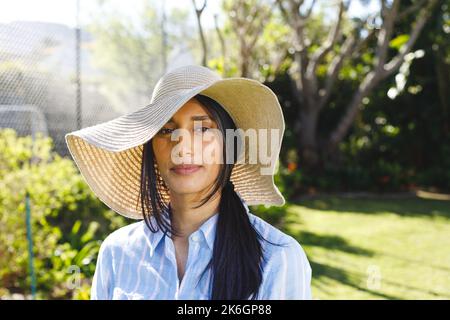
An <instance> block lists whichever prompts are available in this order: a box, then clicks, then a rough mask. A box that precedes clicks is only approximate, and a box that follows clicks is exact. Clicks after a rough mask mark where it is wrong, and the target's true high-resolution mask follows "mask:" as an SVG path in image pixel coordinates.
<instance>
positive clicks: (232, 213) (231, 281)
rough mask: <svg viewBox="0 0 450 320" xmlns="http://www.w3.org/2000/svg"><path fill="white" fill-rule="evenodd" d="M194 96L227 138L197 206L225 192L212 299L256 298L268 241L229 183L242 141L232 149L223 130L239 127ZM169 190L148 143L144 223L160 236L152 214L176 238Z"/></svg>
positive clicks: (218, 109)
mask: <svg viewBox="0 0 450 320" xmlns="http://www.w3.org/2000/svg"><path fill="white" fill-rule="evenodd" d="M194 98H195V99H197V101H198V102H200V103H201V104H202V105H203V106H204V107H205V108H206V109H207V110H208V112H209V113H210V115H211V116H212V118H213V119H214V120H215V121H216V123H217V126H218V129H219V130H220V131H221V133H222V136H223V139H224V140H223V159H224V161H223V165H222V166H221V169H220V171H219V174H218V176H217V178H216V180H215V182H214V184H213V188H212V190H211V192H210V193H209V194H208V195H207V196H206V197H205V198H204V199H203V200H202V202H201V204H200V205H199V206H198V207H200V206H202V205H203V204H205V203H206V202H208V201H209V200H210V199H211V198H212V197H213V196H215V195H216V194H217V192H218V191H219V190H221V191H222V192H221V199H220V203H219V215H218V220H217V226H216V228H217V229H216V236H215V239H214V249H213V254H212V258H211V260H210V261H209V263H208V265H207V267H206V268H205V270H204V271H203V274H202V276H203V275H204V274H205V272H206V271H207V270H208V269H209V268H212V275H213V278H212V290H211V297H210V298H211V299H212V300H229V299H236V300H242V299H249V298H251V299H257V297H258V291H259V287H260V285H261V282H262V274H263V270H262V267H261V266H262V262H263V260H265V256H264V252H263V247H262V245H261V242H260V240H265V241H267V242H270V241H268V240H266V239H264V238H263V237H262V235H261V234H260V233H259V232H258V230H256V229H255V228H254V226H253V225H252V224H251V222H250V219H249V215H248V214H247V210H246V208H245V206H244V204H243V202H242V200H241V198H240V197H239V195H238V194H237V193H236V191H235V190H234V185H233V182H232V181H231V180H230V178H231V172H232V170H233V167H234V163H236V160H237V159H238V156H239V153H240V152H241V150H239V148H238V147H239V143H236V142H237V141H236V139H239V137H238V136H237V137H236V138H235V140H234V141H233V143H232V144H231V145H230V144H229V141H228V142H227V141H225V132H226V130H227V129H233V130H235V129H236V125H235V123H234V121H233V119H232V118H231V117H230V115H229V114H228V113H227V112H226V111H225V109H223V107H222V106H221V105H220V104H219V103H218V102H217V101H215V100H213V99H211V98H209V97H207V96H204V95H200V94H198V95H196V96H195V97H194ZM230 146H231V147H233V148H234V151H233V161H225V159H227V154H229V153H230V152H231V149H229V148H230ZM230 162H233V163H230ZM167 190H168V188H167V186H166V185H165V183H164V180H163V179H162V178H161V176H160V174H159V172H158V167H157V164H156V161H155V158H154V153H153V147H152V143H151V140H150V141H148V142H147V143H146V144H144V148H143V153H142V166H141V188H140V201H141V206H142V212H143V216H144V220H145V223H146V225H147V226H148V228H150V230H151V231H152V232H157V230H156V228H155V226H153V225H152V222H151V219H150V217H151V216H152V215H153V216H154V219H155V221H156V223H157V225H158V227H159V228H160V229H161V230H162V231H163V232H164V233H170V234H176V231H175V230H173V228H172V227H171V224H170V222H169V221H168V219H170V215H171V208H170V203H169V204H167V203H168V200H170V199H169V194H168V191H167ZM164 212H168V213H169V217H167V216H164V215H163V213H164ZM270 243H271V244H274V243H272V242H270ZM274 245H275V244H274Z"/></svg>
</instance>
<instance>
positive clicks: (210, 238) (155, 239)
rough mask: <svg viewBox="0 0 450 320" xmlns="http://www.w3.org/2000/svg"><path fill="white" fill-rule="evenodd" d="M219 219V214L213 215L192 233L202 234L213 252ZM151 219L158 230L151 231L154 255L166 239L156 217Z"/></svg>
mask: <svg viewBox="0 0 450 320" xmlns="http://www.w3.org/2000/svg"><path fill="white" fill-rule="evenodd" d="M218 217H219V213H215V214H213V215H212V216H211V217H209V218H208V219H206V221H204V222H203V223H202V224H201V225H200V227H199V228H198V230H196V231H194V232H193V233H192V235H193V234H194V233H196V234H197V233H200V234H201V236H202V237H203V238H204V240H206V244H207V245H208V247H209V249H211V250H212V249H213V248H214V239H215V235H216V226H217V219H218ZM150 219H151V220H152V225H153V226H154V227H155V228H157V229H158V231H157V232H151V231H150V244H151V247H152V255H153V252H154V251H155V249H156V247H157V246H158V244H159V243H160V242H161V240H162V239H163V238H164V232H163V231H162V230H161V229H160V228H159V227H158V224H157V222H156V219H155V217H154V216H151V218H150ZM168 221H169V225H170V220H168ZM145 228H146V229H148V228H147V227H145ZM192 235H191V236H192Z"/></svg>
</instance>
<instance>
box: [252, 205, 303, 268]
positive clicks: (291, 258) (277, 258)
mask: <svg viewBox="0 0 450 320" xmlns="http://www.w3.org/2000/svg"><path fill="white" fill-rule="evenodd" d="M249 217H250V221H251V223H252V224H253V226H254V227H255V229H256V230H257V231H258V232H259V233H260V234H261V236H262V237H263V238H264V239H265V240H268V241H265V240H262V242H261V244H262V247H263V250H264V253H265V257H266V260H267V261H266V263H269V264H289V263H292V262H295V263H296V264H298V263H299V264H301V265H302V266H304V268H306V269H310V264H309V261H308V258H307V255H306V253H305V250H304V249H303V247H302V246H301V244H300V243H299V242H298V241H297V240H296V239H295V238H294V237H292V236H291V235H289V234H287V233H285V232H283V231H281V230H280V229H278V228H276V227H274V226H273V225H271V224H270V223H268V222H267V221H265V220H263V219H262V218H260V217H258V216H256V215H254V214H252V213H251V212H249ZM270 242H272V243H274V244H271V243H270Z"/></svg>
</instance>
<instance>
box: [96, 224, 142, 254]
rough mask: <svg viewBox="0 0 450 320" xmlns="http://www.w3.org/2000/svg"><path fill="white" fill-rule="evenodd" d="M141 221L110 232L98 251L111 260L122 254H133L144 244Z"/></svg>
mask: <svg viewBox="0 0 450 320" xmlns="http://www.w3.org/2000/svg"><path fill="white" fill-rule="evenodd" d="M145 227H146V226H145V223H144V221H143V220H141V221H138V222H134V223H131V224H129V225H126V226H124V227H121V228H119V229H117V230H115V231H113V232H111V233H110V234H109V235H108V236H107V237H106V238H105V239H104V240H103V242H102V244H101V246H100V251H101V252H104V253H105V254H109V255H111V256H112V257H113V258H114V256H117V254H119V253H120V254H122V253H123V252H125V253H127V254H133V252H136V251H135V250H133V249H135V248H136V247H139V246H142V245H143V244H145V237H146V230H145Z"/></svg>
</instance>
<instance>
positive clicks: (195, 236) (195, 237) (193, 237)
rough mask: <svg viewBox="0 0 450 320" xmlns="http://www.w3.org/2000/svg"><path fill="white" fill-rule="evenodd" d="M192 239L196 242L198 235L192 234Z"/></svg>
mask: <svg viewBox="0 0 450 320" xmlns="http://www.w3.org/2000/svg"><path fill="white" fill-rule="evenodd" d="M192 241H195V242H198V235H196V234H194V235H193V236H192Z"/></svg>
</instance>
